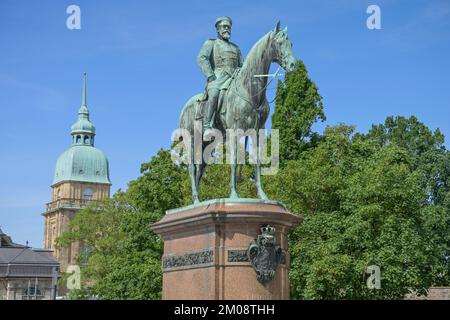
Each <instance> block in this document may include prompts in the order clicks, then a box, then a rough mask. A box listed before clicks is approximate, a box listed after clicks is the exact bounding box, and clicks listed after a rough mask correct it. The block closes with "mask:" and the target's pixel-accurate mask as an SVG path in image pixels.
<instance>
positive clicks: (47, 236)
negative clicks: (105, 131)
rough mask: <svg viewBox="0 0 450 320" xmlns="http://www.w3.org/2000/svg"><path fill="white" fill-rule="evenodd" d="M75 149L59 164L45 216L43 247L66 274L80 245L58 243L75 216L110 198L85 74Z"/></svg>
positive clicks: (74, 132)
mask: <svg viewBox="0 0 450 320" xmlns="http://www.w3.org/2000/svg"><path fill="white" fill-rule="evenodd" d="M71 135H72V146H71V147H70V148H68V149H67V150H66V151H64V152H63V153H62V154H61V155H60V156H59V158H58V160H57V162H56V168H55V175H54V178H53V183H52V185H51V192H52V195H51V202H49V203H47V206H46V210H45V212H44V213H43V214H42V215H43V216H44V218H45V231H44V247H45V248H46V249H51V250H53V254H54V257H55V258H56V260H58V262H59V263H60V265H61V271H62V272H65V271H66V269H67V266H68V265H70V264H76V257H77V254H78V252H79V250H80V244H79V243H78V242H74V243H72V245H71V246H70V247H69V248H62V249H56V248H55V241H56V238H58V237H59V236H60V235H61V234H62V233H63V232H64V231H65V230H66V229H67V225H68V223H69V222H70V221H71V220H72V219H73V218H74V217H75V216H76V214H77V213H78V212H79V211H80V210H81V209H83V208H85V207H86V206H87V205H89V204H90V203H91V202H92V201H95V200H100V199H104V198H109V196H110V190H111V181H110V179H109V164H108V159H107V158H106V156H105V154H104V153H103V152H102V151H101V150H99V149H98V148H96V147H94V137H95V127H94V125H93V124H92V122H91V121H90V119H89V110H88V108H87V97H86V73H85V74H84V77H83V94H82V101H81V107H80V109H79V110H78V119H77V121H76V122H75V123H74V124H73V125H72V127H71Z"/></svg>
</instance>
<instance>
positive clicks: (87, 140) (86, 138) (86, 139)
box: [84, 136, 89, 144]
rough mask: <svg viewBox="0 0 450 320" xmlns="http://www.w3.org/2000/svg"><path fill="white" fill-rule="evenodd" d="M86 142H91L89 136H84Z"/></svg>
mask: <svg viewBox="0 0 450 320" xmlns="http://www.w3.org/2000/svg"><path fill="white" fill-rule="evenodd" d="M84 144H89V136H84Z"/></svg>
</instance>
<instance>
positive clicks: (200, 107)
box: [195, 89, 228, 120]
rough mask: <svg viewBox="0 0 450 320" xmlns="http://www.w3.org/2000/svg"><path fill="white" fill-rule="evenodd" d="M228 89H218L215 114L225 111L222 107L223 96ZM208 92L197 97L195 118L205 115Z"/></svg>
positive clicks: (200, 118) (199, 118)
mask: <svg viewBox="0 0 450 320" xmlns="http://www.w3.org/2000/svg"><path fill="white" fill-rule="evenodd" d="M227 91H228V90H223V89H222V90H220V92H219V99H218V101H217V106H216V114H220V113H225V109H222V105H223V98H224V97H225V95H226V94H227ZM207 104H208V92H206V91H205V93H204V94H203V95H202V96H201V97H200V98H199V99H197V101H196V103H195V120H202V119H203V118H204V117H205V112H206V109H207V107H208V105H207Z"/></svg>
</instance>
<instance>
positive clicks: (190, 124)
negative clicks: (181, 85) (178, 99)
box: [178, 94, 202, 132]
mask: <svg viewBox="0 0 450 320" xmlns="http://www.w3.org/2000/svg"><path fill="white" fill-rule="evenodd" d="M201 97H202V94H197V95H195V96H193V97H192V98H190V99H189V100H188V102H186V104H185V105H184V107H183V110H182V111H181V114H180V118H179V120H178V127H179V128H181V129H186V130H188V131H189V132H194V121H195V105H196V104H197V103H198V102H197V101H198V100H199V99H200V98H201Z"/></svg>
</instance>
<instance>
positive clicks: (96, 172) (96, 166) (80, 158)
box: [53, 145, 111, 184]
mask: <svg viewBox="0 0 450 320" xmlns="http://www.w3.org/2000/svg"><path fill="white" fill-rule="evenodd" d="M62 181H83V182H94V183H111V181H110V180H109V165H108V159H107V158H106V156H105V154H104V153H103V152H102V151H101V150H99V149H97V148H95V147H93V146H88V145H74V146H72V147H70V148H69V149H67V150H66V151H64V152H63V154H61V155H60V156H59V158H58V161H57V162H56V169H55V177H54V179H53V184H57V183H59V182H62Z"/></svg>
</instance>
